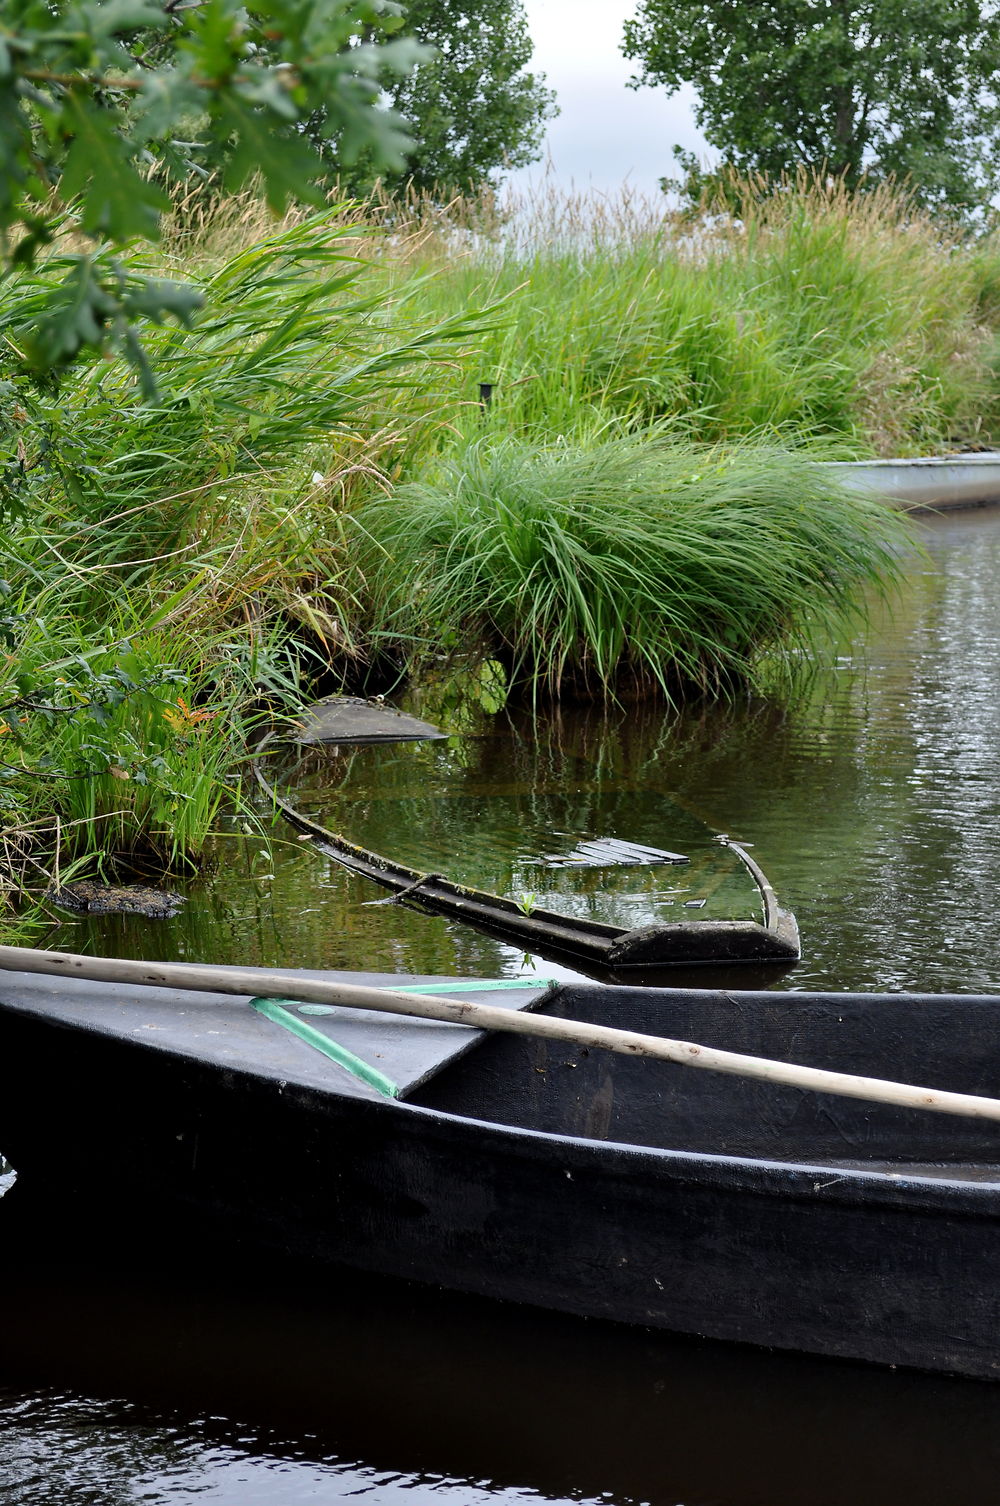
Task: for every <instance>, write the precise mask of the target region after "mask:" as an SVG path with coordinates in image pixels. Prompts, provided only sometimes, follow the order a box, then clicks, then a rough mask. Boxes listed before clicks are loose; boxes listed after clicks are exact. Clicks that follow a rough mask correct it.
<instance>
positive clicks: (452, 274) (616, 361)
mask: <svg viewBox="0 0 1000 1506" xmlns="http://www.w3.org/2000/svg"><path fill="white" fill-rule="evenodd" d="M731 192H732V194H733V197H734V201H735V209H736V215H735V217H734V218H730V217H727V216H722V215H720V216H717V217H714V218H713V217H710V218H708V219H706V220H704V221H699V222H697V223H695V224H694V225H692V224H691V223H688V222H685V221H683V220H681V221H678V220H676V219H674V218H672V217H671V216H669V215H667V216H664V214H663V211H662V208H657V210H656V211H655V212H650V213H649V214H648V215H646V216H645V217H642V216H641V215H640V214H639V213H638V211H637V210H636V209H635V208H633V210H632V212H631V213H626V212H623V213H622V215H621V217H620V219H618V220H617V221H615V220H613V219H606V220H605V221H604V222H603V223H600V222H598V223H595V222H594V221H593V220H592V219H591V217H590V216H589V215H587V214H585V213H584V211H583V210H582V209H580V210H578V211H577V215H576V219H575V220H570V221H567V220H566V218H565V217H562V218H560V217H559V216H558V215H557V214H556V213H555V210H554V209H553V213H552V216H551V218H550V220H549V221H548V222H546V219H545V211H546V206H545V205H544V204H543V205H541V206H534V205H533V206H531V210H532V212H531V218H530V225H531V229H532V232H533V238H532V240H531V241H530V242H528V243H527V244H525V245H521V246H518V245H517V244H515V243H513V241H512V236H511V234H510V232H509V231H508V230H506V229H504V230H501V232H500V234H499V236H498V240H497V242H496V244H495V248H493V249H491V247H490V246H489V244H488V243H486V242H485V241H484V240H483V239H482V238H480V241H479V243H478V245H477V249H476V252H475V254H471V255H466V256H464V257H462V258H458V257H455V256H453V255H451V256H447V255H445V257H444V263H443V265H441V264H440V263H437V264H435V263H431V265H437V266H438V275H437V277H435V278H433V279H431V280H429V281H428V282H427V283H426V285H425V287H424V289H423V292H422V294H421V296H422V298H423V299H425V300H426V301H427V302H428V304H429V305H430V309H436V310H438V311H440V312H442V313H443V311H444V310H445V309H447V308H448V307H449V306H468V305H470V304H471V305H474V304H475V303H476V302H477V301H478V300H482V299H485V298H487V297H490V298H496V297H498V296H500V295H503V296H504V297H505V298H506V300H507V301H506V303H505V305H504V312H505V315H506V317H505V318H504V319H503V320H501V321H498V325H497V328H496V330H495V331H494V332H492V333H487V334H486V335H485V336H484V338H483V342H482V354H481V356H480V357H479V359H478V361H477V363H476V364H475V366H474V367H472V366H471V365H470V368H469V369H468V370H467V388H466V393H467V396H468V397H469V398H470V399H471V398H473V397H474V396H475V392H476V387H475V383H476V381H478V380H483V379H486V380H489V381H492V382H493V383H494V384H495V385H494V390H493V400H492V407H491V412H490V420H489V422H490V426H491V430H492V431H495V432H497V433H499V434H502V433H507V432H513V433H519V434H525V435H529V436H531V437H533V438H540V439H542V438H545V437H547V436H550V435H564V436H567V437H573V438H579V437H581V436H585V435H587V434H590V433H593V432H595V431H597V430H599V429H601V428H602V427H604V428H606V427H607V426H608V425H612V426H614V427H616V428H619V429H620V428H622V427H626V428H629V427H638V428H643V427H646V426H648V425H649V424H650V423H654V422H655V423H660V422H664V421H669V422H670V423H671V424H673V425H674V426H675V427H680V428H681V429H683V431H684V432H685V433H687V434H689V435H690V436H691V437H692V438H693V439H695V440H698V441H700V442H704V441H709V442H715V441H725V442H731V441H733V440H736V439H741V438H747V437H749V436H752V435H761V434H763V435H766V436H767V437H769V438H771V439H781V438H784V439H787V440H788V441H789V442H791V443H793V444H796V445H798V444H801V442H802V441H803V439H807V438H808V439H810V440H812V441H817V442H821V443H823V444H831V443H832V444H834V445H837V446H840V447H841V448H842V450H843V453H845V454H855V455H864V454H867V453H871V452H872V451H873V450H874V451H876V452H878V453H881V454H884V455H893V454H903V455H906V454H913V453H920V452H933V451H935V450H936V449H939V448H941V447H948V446H950V445H953V444H954V443H955V442H956V441H959V440H961V439H962V438H975V439H982V438H984V437H986V436H988V435H989V434H990V433H991V432H992V433H994V434H996V433H997V432H998V431H1000V388H998V384H997V382H996V379H995V377H994V375H993V372H992V370H991V367H990V352H991V348H992V346H993V344H994V342H995V339H996V329H997V327H998V325H1000V316H998V315H996V314H995V313H994V314H993V315H989V314H988V313H987V310H986V306H985V305H984V299H986V298H987V293H986V289H987V288H988V287H990V286H992V287H996V286H997V281H996V273H995V270H994V271H992V272H991V271H990V268H991V267H995V253H994V252H991V250H990V247H991V245H992V242H990V241H981V242H977V243H975V244H966V243H963V242H961V241H959V240H957V239H955V238H954V237H950V236H949V235H948V234H947V233H946V232H945V231H944V230H943V229H942V228H941V226H940V225H938V224H935V223H934V222H933V221H932V220H931V219H930V218H929V217H928V216H926V215H924V214H921V213H919V212H918V211H916V210H915V209H914V206H913V204H912V202H911V201H910V200H909V199H908V198H907V197H906V196H905V195H902V194H900V193H899V192H896V191H893V190H891V189H889V188H887V187H886V188H882V189H880V190H876V191H872V192H871V193H870V194H866V195H864V196H862V197H858V196H856V195H852V194H851V193H850V192H849V191H848V190H847V189H846V188H845V186H844V185H843V184H842V183H833V184H828V183H819V184H817V183H814V182H810V181H808V180H807V179H805V178H804V177H803V178H802V179H801V180H800V181H799V182H797V183H795V184H791V185H790V186H789V191H788V192H787V193H786V194H781V195H773V194H770V193H768V192H767V191H766V185H760V184H759V183H747V182H745V181H744V182H742V183H738V182H735V181H734V182H733V183H732V185H731ZM431 249H432V247H431V246H429V247H428V254H429V252H430V250H431ZM408 270H409V268H408ZM991 306H992V305H991ZM997 307H1000V304H998V305H997ZM429 311H430V310H429ZM469 412H470V414H471V415H472V421H473V422H475V423H478V422H479V415H478V410H474V409H473V408H472V407H471V404H470V409H469Z"/></svg>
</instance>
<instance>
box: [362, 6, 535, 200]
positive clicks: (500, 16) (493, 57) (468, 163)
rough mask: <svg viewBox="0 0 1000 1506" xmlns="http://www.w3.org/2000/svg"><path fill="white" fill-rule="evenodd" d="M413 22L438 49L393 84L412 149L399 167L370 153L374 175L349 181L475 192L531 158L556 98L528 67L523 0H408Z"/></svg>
mask: <svg viewBox="0 0 1000 1506" xmlns="http://www.w3.org/2000/svg"><path fill="white" fill-rule="evenodd" d="M406 30H407V32H408V33H411V32H412V34H413V35H414V36H415V37H417V38H418V39H419V41H420V42H421V43H424V44H427V45H428V46H429V47H431V48H433V56H431V57H430V58H428V59H427V60H426V61H424V62H422V63H420V64H418V66H417V67H416V68H415V69H414V70H413V72H412V73H410V74H408V75H407V76H406V77H405V78H402V79H399V80H397V81H396V82H394V83H393V85H392V87H391V88H390V90H389V95H390V98H391V99H392V103H393V105H394V106H395V108H396V109H397V110H398V112H399V113H400V115H402V116H403V117H404V118H405V119H406V120H407V121H408V122H409V124H410V128H411V129H412V131H413V134H414V137H415V146H414V148H413V151H412V152H411V153H410V155H409V158H408V161H407V165H406V167H405V168H404V169H403V171H402V172H396V173H392V172H385V171H384V170H383V171H381V172H380V171H379V168H378V165H377V164H376V163H374V162H372V161H370V160H369V161H368V163H367V164H365V165H366V167H367V170H368V173H367V179H366V177H365V176H364V175H363V174H358V173H354V174H351V173H347V174H346V175H345V176H344V178H343V180H344V181H347V182H349V183H350V184H351V185H352V187H353V186H357V187H358V189H359V190H360V191H361V192H362V193H364V192H365V190H366V189H367V188H368V187H369V186H370V183H371V181H372V178H373V177H374V176H375V175H378V176H380V177H381V180H382V183H383V185H384V186H385V187H386V188H387V189H388V190H389V191H390V192H391V191H393V190H398V189H400V188H401V187H403V186H404V184H408V185H410V186H412V187H413V188H415V189H417V190H418V191H420V192H426V193H432V194H435V195H437V196H439V197H440V196H450V195H451V194H454V193H456V192H458V193H470V192H475V191H476V190H478V189H480V188H481V187H483V186H484V185H486V184H487V183H491V182H493V181H494V180H495V179H496V177H497V175H498V174H499V173H501V172H503V171H505V170H507V169H509V168H514V167H524V166H525V165H526V164H527V163H529V162H534V161H535V160H536V159H537V157H538V155H539V152H540V148H541V139H542V133H543V130H544V127H545V122H546V121H547V120H549V119H551V117H552V116H553V115H554V114H555V113H556V107H555V95H554V94H553V93H552V91H551V90H550V89H546V88H545V86H544V77H543V76H540V75H536V74H532V73H528V72H526V71H525V69H526V68H527V66H528V63H529V62H530V60H531V53H532V43H531V37H530V35H529V33H528V26H527V21H526V19H525V15H524V6H523V0H408V3H407V5H406ZM334 160H336V156H335V157H334Z"/></svg>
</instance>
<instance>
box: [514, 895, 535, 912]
mask: <svg viewBox="0 0 1000 1506" xmlns="http://www.w3.org/2000/svg"><path fill="white" fill-rule="evenodd" d="M537 903H538V895H537V894H534V893H532V892H530V891H529V892H528V893H525V892H524V891H523V890H522V892H521V893H520V894H519V895H518V897H517V907H518V909H519V910H520V911H521V912H522V914H524V915H530V914H531V912H532V910H533V909H534V908H535V906H536V905H537Z"/></svg>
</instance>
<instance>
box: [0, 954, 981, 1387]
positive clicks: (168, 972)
mask: <svg viewBox="0 0 1000 1506" xmlns="http://www.w3.org/2000/svg"><path fill="white" fill-rule="evenodd" d="M40 955H43V956H44V954H40ZM12 956H13V949H10V950H9V951H8V952H7V955H6V956H4V957H3V958H2V959H0V960H2V961H3V963H4V966H5V967H8V968H9V967H12V966H16V965H19V964H18V963H17V960H16V958H14V959H13V960H12ZM102 967H103V968H104V969H106V974H107V976H118V974H116V973H115V967H118V968H119V969H120V968H122V967H126V968H127V967H131V968H132V969H133V970H135V975H136V976H137V975H138V972H139V971H141V973H142V976H143V977H144V978H145V979H146V980H147V981H148V982H150V983H153V984H157V986H150V987H138V986H136V985H135V984H134V983H123V982H106V981H104V982H98V981H88V980H87V979H86V978H84V977H82V976H81V973H86V972H87V971H88V970H89V971H95V970H96V971H98V972H99V971H100V969H101V968H102ZM61 971H62V972H64V973H66V974H68V975H67V976H61V977H57V978H55V979H50V978H45V977H38V976H35V975H34V974H29V973H15V972H4V973H3V974H2V975H0V1150H2V1152H3V1154H4V1155H5V1156H6V1157H7V1158H8V1159H9V1161H10V1162H11V1163H12V1164H13V1166H14V1168H15V1169H16V1170H17V1173H18V1180H17V1183H16V1184H15V1186H14V1189H13V1191H12V1192H10V1193H8V1194H7V1196H6V1197H5V1198H4V1199H2V1200H0V1218H2V1219H4V1220H6V1221H8V1222H10V1221H13V1220H16V1218H17V1216H18V1209H19V1208H20V1219H21V1221H22V1224H23V1222H24V1220H28V1221H29V1222H30V1221H31V1220H32V1219H34V1220H37V1221H39V1223H40V1224H41V1223H42V1222H44V1221H45V1220H48V1222H49V1223H50V1225H54V1226H55V1233H54V1234H52V1235H51V1236H49V1237H50V1238H55V1239H57V1240H59V1241H61V1244H60V1246H59V1247H60V1248H66V1249H67V1251H72V1249H73V1247H74V1245H75V1244H76V1243H77V1242H79V1241H85V1242H86V1243H87V1244H88V1245H90V1246H92V1247H93V1246H95V1245H99V1244H100V1243H101V1242H102V1241H103V1242H105V1243H106V1244H107V1245H108V1246H109V1247H110V1249H111V1250H112V1252H113V1258H115V1259H119V1260H121V1259H130V1258H133V1250H132V1246H133V1242H134V1241H136V1240H137V1239H139V1236H140V1235H142V1236H143V1237H144V1238H146V1239H147V1240H149V1241H150V1242H151V1243H152V1245H153V1246H155V1247H156V1248H157V1249H166V1248H170V1249H176V1250H177V1251H178V1255H179V1258H181V1259H183V1260H186V1261H190V1262H197V1260H198V1259H199V1258H201V1250H202V1248H203V1243H202V1242H203V1240H204V1239H205V1238H206V1237H207V1235H208V1234H209V1233H212V1234H214V1236H215V1237H216V1238H221V1239H222V1240H223V1242H224V1249H225V1250H226V1251H227V1254H228V1257H230V1258H234V1259H235V1258H241V1259H248V1258H252V1255H253V1252H254V1251H259V1250H261V1249H264V1250H268V1249H270V1250H273V1251H282V1252H284V1253H285V1254H288V1255H291V1256H293V1257H296V1258H298V1259H300V1260H302V1261H303V1262H313V1261H317V1262H320V1261H321V1262H328V1261H330V1262H334V1263H339V1264H342V1265H349V1266H354V1267H358V1268H362V1269H366V1270H368V1271H372V1272H375V1273H377V1274H380V1275H384V1276H387V1277H402V1278H408V1279H413V1280H417V1281H420V1282H425V1283H432V1284H434V1285H437V1286H441V1287H446V1288H451V1289H455V1290H459V1291H465V1292H475V1293H479V1294H482V1295H484V1296H487V1297H491V1298H500V1299H504V1300H507V1301H511V1302H517V1303H527V1304H534V1305H536V1306H539V1307H544V1308H551V1309H556V1310H562V1311H565V1312H569V1313H576V1314H581V1315H584V1316H586V1317H590V1318H603V1319H612V1320H615V1321H618V1322H623V1323H629V1324H640V1325H650V1326H652V1327H657V1328H664V1329H671V1330H676V1331H680V1332H683V1333H689V1334H700V1335H707V1336H710V1337H713V1338H719V1339H727V1340H738V1341H741V1342H745V1343H751V1344H757V1345H766V1346H776V1347H779V1348H784V1349H790V1350H799V1351H806V1352H812V1353H816V1354H821V1355H828V1356H844V1357H853V1358H859V1359H863V1360H869V1361H876V1362H879V1363H882V1364H888V1365H909V1366H918V1367H923V1368H928V1369H933V1370H940V1371H947V1372H954V1373H958V1374H961V1375H968V1376H979V1377H992V1376H996V1375H998V1374H1000V1282H998V1280H997V1271H998V1269H1000V1124H998V1123H997V1122H995V1120H993V1121H986V1120H984V1119H982V1118H953V1117H950V1116H946V1115H944V1114H936V1113H927V1112H923V1111H921V1110H920V1109H917V1108H914V1107H901V1106H898V1105H892V1104H889V1103H887V1102H880V1103H873V1102H865V1101H860V1100H858V1099H856V1098H845V1097H842V1096H838V1095H835V1094H833V1093H831V1092H826V1091H824V1092H812V1091H804V1090H803V1089H801V1088H800V1087H797V1086H792V1085H790V1083H789V1082H780V1081H775V1080H764V1079H762V1078H760V1077H758V1078H737V1077H732V1076H720V1075H717V1074H716V1073H715V1072H703V1071H691V1070H688V1069H686V1068H683V1067H678V1066H674V1065H669V1064H667V1063H665V1062H662V1061H655V1060H645V1059H640V1058H639V1057H637V1056H633V1055H622V1054H608V1053H607V1052H605V1051H603V1050H600V1049H596V1047H595V1046H594V1044H593V1042H592V1041H591V1043H590V1044H581V1043H580V1042H581V1041H588V1040H590V1037H589V1036H588V1035H587V1030H588V1029H591V1030H593V1027H588V1026H587V1022H596V1023H597V1024H600V1025H605V1026H606V1025H609V1024H611V1025H614V1026H618V1027H623V1028H628V1029H630V1030H639V1031H646V1032H653V1033H655V1034H656V1035H657V1036H660V1037H663V1036H670V1037H679V1038H681V1039H682V1040H687V1041H690V1040H692V1039H693V1040H695V1041H697V1042H700V1043H704V1047H705V1048H706V1049H707V1048H718V1049H721V1050H727V1051H735V1052H739V1053H749V1054H751V1055H753V1056H755V1057H763V1058H769V1059H770V1060H771V1062H772V1064H773V1062H774V1061H775V1060H777V1061H780V1062H789V1061H791V1062H797V1061H802V1059H803V1058H805V1059H806V1061H807V1063H808V1065H809V1066H810V1067H812V1068H824V1069H831V1070H836V1071H840V1072H846V1073H857V1072H862V1073H865V1074H873V1075H876V1076H879V1077H885V1078H892V1079H896V1081H897V1082H898V1081H915V1082H917V1083H930V1084H933V1085H934V1088H936V1089H945V1090H952V1091H959V1092H963V1093H971V1094H979V1093H984V1092H985V1093H989V1092H991V1091H995V1089H996V1087H997V1081H998V1073H997V1064H998V1061H1000V998H995V997H960V996H951V995H939V996H934V995H904V994H888V995H861V994H809V993H801V994H795V995H789V994H781V993H773V992H770V993H765V992H745V993H717V992H711V991H707V992H703V991H697V992H695V991H685V990H658V989H641V988H631V987H607V986H602V985H596V984H585V983H574V984H561V985H554V986H550V987H542V986H535V987H526V986H525V985H524V984H523V983H522V982H520V981H516V982H492V983H490V982H485V983H481V982H456V980H454V979H450V980H449V979H429V980H422V981H421V980H415V979H401V978H389V977H381V978H380V977H371V976H368V977H366V976H364V975H333V974H316V973H312V974H308V973H291V972H289V973H285V974H282V975H281V976H280V977H275V976H274V975H270V974H261V973H259V972H255V971H254V970H233V969H229V970H225V971H226V972H227V973H229V974H232V973H234V972H237V973H239V975H240V976H238V977H237V978H236V979H235V980H233V978H232V977H230V978H229V980H228V983H227V984H226V987H227V988H229V989H230V990H232V989H234V988H236V987H238V988H241V989H242V988H245V990H246V992H245V993H243V994H241V995H235V994H233V995H232V996H230V997H225V996H223V995H222V994H221V993H214V992H212V993H210V992H182V991H179V990H177V989H176V988H175V987H174V986H173V984H174V983H175V982H176V981H177V980H178V978H181V979H182V980H183V981H186V982H188V983H197V984H198V986H199V987H200V988H204V986H205V982H206V978H207V977H208V975H209V970H200V969H185V968H184V967H183V966H179V965H174V966H173V968H172V969H171V968H169V967H161V966H159V965H157V964H136V963H133V964H121V963H119V964H112V963H110V962H105V963H100V962H97V961H95V960H94V959H85V960H84V959H76V960H75V961H74V960H72V959H71V960H69V961H66V962H64V963H63V964H61ZM221 971H222V970H220V972H221ZM338 978H339V980H340V982H341V983H343V981H344V979H345V978H346V979H347V980H348V981H349V982H352V983H355V984H356V983H367V984H370V985H374V986H376V987H378V988H380V989H390V990H401V989H402V990H408V991H410V992H409V993H408V994H407V1001H408V1005H409V1007H413V1008H420V1009H428V1008H430V1007H431V1003H430V1002H429V1001H428V995H430V996H431V999H432V1000H433V999H440V1000H442V1001H445V1004H446V1005H447V1008H448V1009H449V1010H450V1011H451V1012H452V1014H453V1015H455V1016H458V1017H462V1011H463V1010H465V1008H466V1002H463V1001H468V1000H470V999H473V1000H486V1001H488V1002H489V1003H491V1004H493V1005H502V1006H504V1008H505V1009H506V1011H507V1012H508V1014H507V1018H512V1017H513V1012H517V1011H529V1012H531V1013H529V1014H525V1015H524V1016H523V1021H522V1022H518V1024H519V1028H528V1029H534V1028H536V1017H541V1019H542V1024H543V1028H546V1029H552V1028H568V1027H552V1026H545V1024H544V1022H545V1021H546V1020H550V1021H551V1020H553V1019H572V1020H574V1021H578V1022H583V1027H584V1028H583V1034H582V1036H580V1039H579V1040H578V1042H577V1044H573V1043H572V1042H571V1041H567V1040H563V1039H547V1038H535V1037H534V1036H531V1035H522V1034H510V1033H490V1034H483V1033H482V1032H480V1031H477V1030H471V1029H468V1028H466V1027H464V1026H462V1025H458V1024H449V1023H442V1022H441V1021H440V1020H427V1019H415V1018H406V1017H399V1018H397V1017H393V1018H389V1017H388V1016H384V1015H381V1014H371V1013H369V1012H367V1009H366V1011H364V1012H362V1011H359V1010H357V1009H355V1008H353V1007H343V1006H340V1005H332V1004H326V1005H324V1004H322V1003H320V1004H317V1003H316V1002H315V999H316V997H317V996H318V995H322V994H323V993H324V990H323V989H322V988H319V989H317V988H316V987H315V986H314V987H313V988H312V990H311V991H312V993H313V997H314V1002H313V1003H312V1004H311V1005H310V1004H308V1003H306V1004H303V1003H302V1002H301V997H300V1002H299V1003H298V1004H295V1003H292V1002H289V1001H288V1000H287V999H286V1000H285V1002H280V1001H279V1002H275V1001H274V996H275V992H276V990H277V992H278V993H286V994H287V993H292V994H294V993H298V994H299V995H300V996H301V995H302V994H304V993H305V994H308V993H309V992H310V988H309V987H308V983H309V980H319V981H320V983H323V982H324V980H325V983H326V984H330V983H332V982H336V981H337V980H338ZM213 987H214V984H213ZM261 989H264V990H266V992H267V993H268V994H269V995H270V997H271V1002H265V1001H261V1000H258V1001H257V1004H256V1006H255V1007H252V1005H251V995H253V994H254V993H255V992H259V991H260V990H261ZM341 997H343V995H341ZM449 1000H450V1001H451V1002H450V1004H447V1001H449ZM368 1007H369V1008H370V1005H369V1006H368ZM393 1007H396V1006H395V1005H393ZM434 1007H438V1006H437V1005H434ZM573 1028H574V1030H577V1027H575V1026H574V1027H573ZM577 1034H578V1035H579V1031H577ZM300 1037H303V1038H300ZM324 1043H325V1044H324ZM317 1048H318V1049H317ZM697 1049H698V1048H689V1047H685V1050H689V1051H695V1050H697ZM331 1054H332V1055H333V1056H334V1057H335V1058H337V1060H335V1061H331V1060H329V1056H330V1055H331ZM845 1091H846V1090H845ZM934 1096H935V1095H934V1093H933V1092H932V1091H931V1090H930V1089H926V1090H925V1089H921V1090H919V1093H918V1097H919V1098H920V1099H921V1101H923V1102H924V1103H927V1102H929V1101H930V1100H931V1099H933V1098H934ZM911 1099H912V1094H911ZM978 1102H979V1103H982V1102H983V1100H978ZM997 1107H998V1106H997V1105H996V1104H994V1109H996V1108H997ZM303 1270H305V1266H303ZM303 1279H305V1276H304V1275H303Z"/></svg>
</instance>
